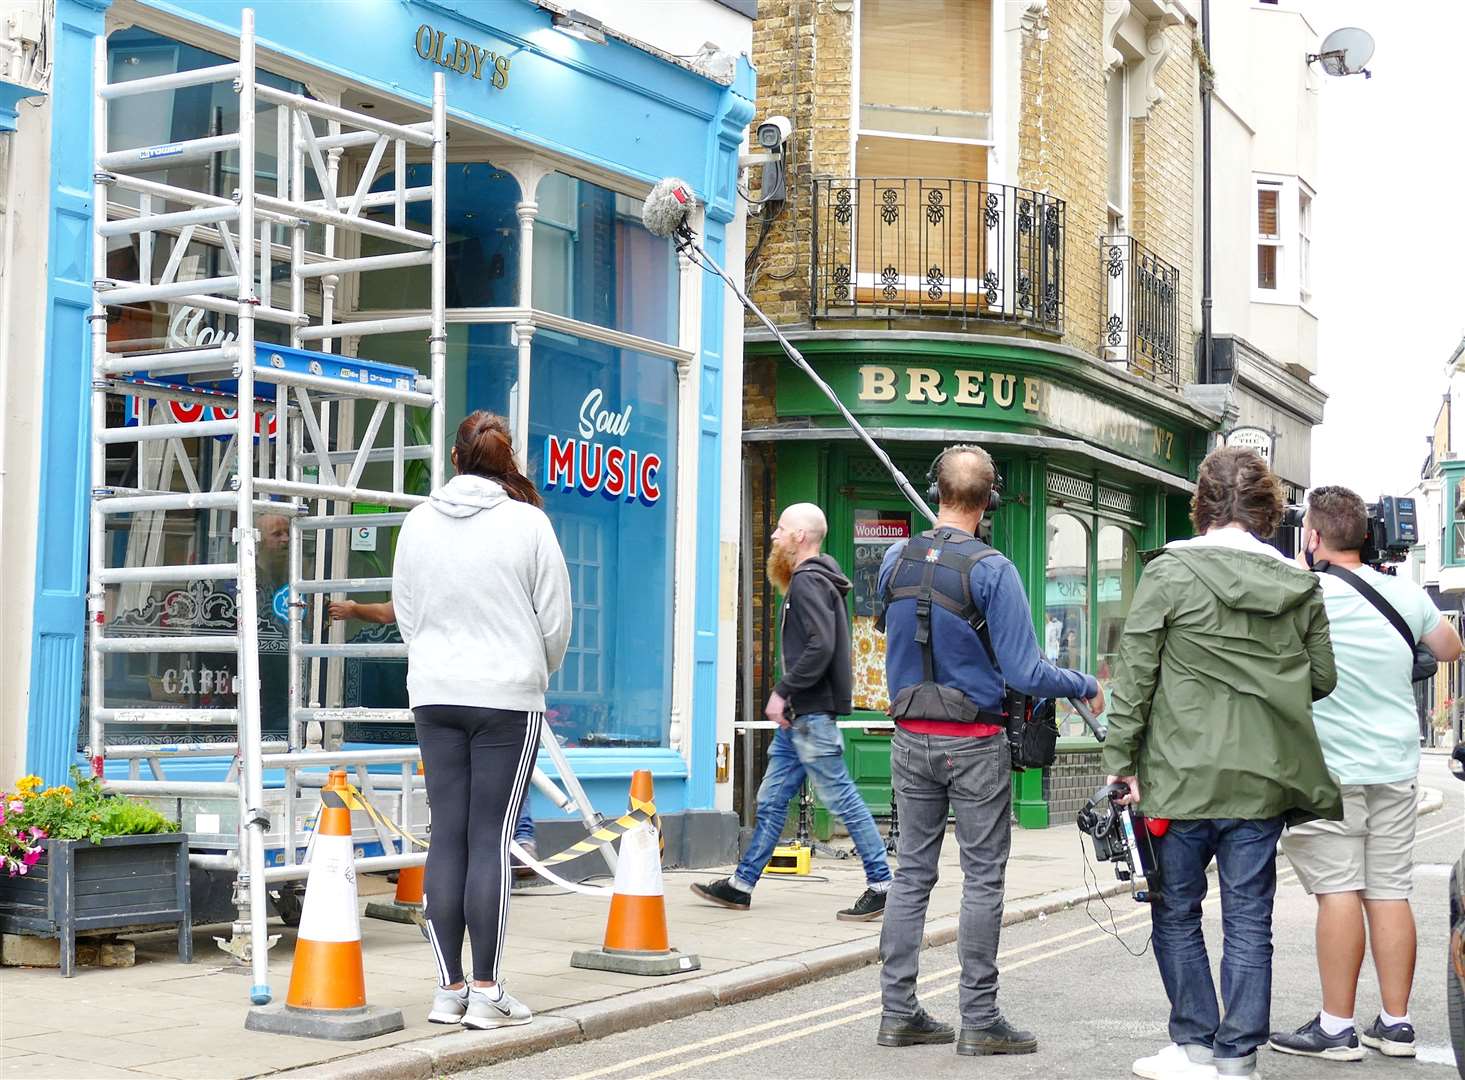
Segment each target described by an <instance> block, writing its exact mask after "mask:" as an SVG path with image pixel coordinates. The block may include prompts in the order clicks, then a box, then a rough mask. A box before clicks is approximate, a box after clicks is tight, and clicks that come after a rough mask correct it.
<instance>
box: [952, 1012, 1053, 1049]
mask: <svg viewBox="0 0 1465 1080" xmlns="http://www.w3.org/2000/svg"><path fill="white" fill-rule="evenodd" d="M1037 1050H1038V1037H1037V1036H1036V1035H1034V1034H1033V1033H1032V1032H1031V1031H1019V1030H1018V1029H1017V1028H1015V1027H1013V1026H1012V1025H1011V1024H1009V1023H1008V1022H1007V1021H1006V1020H998V1021H997V1023H995V1024H992V1025H990V1026H988V1027H984V1028H969V1027H964V1028H962V1029H961V1038H960V1039H958V1040H957V1042H956V1052H957V1053H958V1054H965V1055H966V1056H968V1057H986V1056H988V1055H990V1054H1033V1053H1036V1052H1037Z"/></svg>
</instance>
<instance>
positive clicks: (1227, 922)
mask: <svg viewBox="0 0 1465 1080" xmlns="http://www.w3.org/2000/svg"><path fill="white" fill-rule="evenodd" d="M901 824H902V827H903V826H904V824H905V823H904V822H902V823H901ZM1281 835H1282V819H1281V818H1280V817H1275V818H1262V819H1260V820H1256V821H1243V820H1239V819H1234V818H1224V819H1218V820H1214V821H1176V822H1172V823H1171V825H1170V830H1169V831H1168V832H1167V833H1166V834H1165V835H1164V836H1162V837H1160V839H1159V840H1158V841H1157V844H1156V857H1157V858H1158V859H1159V863H1160V872H1161V874H1162V875H1163V876H1162V878H1161V888H1160V896H1161V899H1160V902H1159V903H1158V904H1156V905H1155V907H1154V910H1153V913H1152V919H1153V923H1154V931H1155V961H1156V963H1158V964H1159V967H1160V978H1161V979H1163V980H1164V983H1165V993H1166V994H1167V995H1168V996H1169V998H1170V1039H1171V1041H1173V1042H1175V1043H1178V1044H1179V1045H1181V1046H1208V1047H1211V1048H1212V1049H1213V1050H1214V1051H1215V1055H1216V1058H1217V1061H1218V1065H1217V1068H1218V1070H1219V1071H1221V1072H1223V1073H1225V1072H1226V1071H1227V1069H1226V1068H1225V1066H1224V1065H1222V1064H1220V1063H1221V1062H1223V1061H1224V1060H1225V1059H1228V1058H1229V1059H1233V1065H1239V1066H1241V1067H1242V1070H1243V1071H1249V1068H1247V1064H1248V1063H1247V1062H1246V1061H1245V1060H1243V1061H1241V1062H1236V1061H1234V1059H1248V1058H1250V1057H1251V1055H1252V1054H1254V1053H1255V1052H1256V1048H1257V1047H1258V1046H1260V1045H1261V1044H1262V1043H1264V1042H1266V1041H1267V1036H1268V1033H1269V1031H1270V1024H1271V1005H1272V902H1273V900H1274V899H1275V898H1276V894H1277V840H1278V839H1279V838H1280V837H1281ZM1212 858H1214V859H1215V860H1216V869H1217V871H1218V872H1219V876H1220V880H1221V928H1222V937H1223V942H1224V945H1223V949H1222V953H1221V1000H1222V1002H1224V1004H1225V1006H1226V1015H1225V1016H1224V1017H1222V1016H1221V1014H1220V1011H1219V1010H1218V1009H1217V1006H1216V985H1215V982H1214V981H1213V980H1212V979H1211V965H1210V960H1209V959H1208V958H1207V956H1206V939H1205V934H1204V933H1203V932H1202V930H1201V901H1203V900H1204V899H1205V896H1206V888H1207V881H1206V867H1208V866H1209V865H1210V862H1211V859H1212Z"/></svg>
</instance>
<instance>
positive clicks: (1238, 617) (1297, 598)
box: [1103, 447, 1343, 1080]
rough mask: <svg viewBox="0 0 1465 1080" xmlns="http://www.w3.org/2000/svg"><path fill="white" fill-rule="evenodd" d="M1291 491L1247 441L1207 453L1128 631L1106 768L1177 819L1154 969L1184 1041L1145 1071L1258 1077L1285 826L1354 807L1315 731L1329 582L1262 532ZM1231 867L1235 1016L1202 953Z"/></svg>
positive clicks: (1161, 858)
mask: <svg viewBox="0 0 1465 1080" xmlns="http://www.w3.org/2000/svg"><path fill="white" fill-rule="evenodd" d="M1282 507H1283V499H1282V490H1281V485H1280V484H1279V483H1278V481H1277V478H1276V477H1275V476H1274V475H1273V474H1272V472H1271V470H1270V469H1268V468H1267V466H1266V463H1265V462H1263V461H1262V459H1261V458H1260V457H1259V456H1258V455H1257V454H1255V453H1254V452H1252V451H1250V450H1243V449H1241V448H1239V447H1228V448H1224V449H1220V450H1216V451H1213V452H1212V453H1211V454H1210V455H1209V456H1208V457H1207V458H1206V459H1205V461H1204V462H1202V463H1201V467H1200V473H1199V476H1198V477H1197V480H1196V491H1195V496H1194V498H1193V500H1192V502H1191V520H1192V521H1193V523H1194V525H1195V531H1196V533H1197V534H1198V535H1197V536H1196V537H1195V538H1194V539H1192V540H1181V541H1176V542H1173V543H1170V544H1167V545H1166V547H1165V549H1164V551H1163V552H1162V553H1161V554H1160V555H1158V556H1157V557H1156V558H1155V559H1153V560H1152V561H1151V562H1150V563H1149V565H1148V566H1147V567H1146V568H1145V572H1144V575H1143V577H1142V578H1141V580H1140V583H1139V587H1138V589H1137V590H1136V592H1135V596H1134V603H1133V605H1132V607H1131V608H1130V611H1129V615H1128V617H1127V618H1126V620H1125V624H1124V636H1123V639H1122V641H1121V642H1120V646H1119V667H1118V672H1117V675H1116V678H1115V681H1114V684H1113V687H1112V688H1111V692H1110V693H1111V702H1112V705H1111V711H1110V718H1109V731H1108V737H1107V739H1106V740H1105V742H1104V755H1103V761H1104V768H1105V771H1106V772H1108V773H1110V774H1112V775H1111V777H1110V778H1111V779H1118V780H1121V781H1123V782H1124V783H1126V784H1128V785H1129V789H1130V791H1129V794H1128V795H1127V796H1125V800H1124V801H1126V802H1131V803H1139V804H1140V806H1141V808H1142V809H1143V810H1144V811H1145V813H1146V814H1147V815H1148V816H1149V817H1150V818H1151V819H1157V820H1159V819H1166V820H1168V821H1169V828H1168V830H1167V831H1166V832H1165V833H1164V834H1163V835H1162V836H1160V837H1158V838H1157V839H1156V842H1155V847H1156V858H1157V860H1158V863H1159V872H1160V873H1159V876H1160V890H1159V898H1158V901H1157V903H1156V904H1155V906H1154V909H1153V912H1152V920H1153V928H1154V935H1153V937H1154V946H1155V961H1156V963H1157V964H1158V965H1159V968H1160V977H1161V979H1162V980H1163V981H1164V984H1165V992H1166V994H1167V995H1168V996H1169V998H1170V1038H1171V1045H1169V1046H1167V1047H1166V1048H1165V1049H1164V1050H1162V1051H1160V1052H1159V1053H1158V1054H1155V1055H1153V1056H1152V1057H1146V1058H1141V1059H1140V1060H1138V1061H1136V1062H1135V1063H1134V1073H1135V1075H1137V1076H1141V1077H1146V1078H1148V1080H1171V1078H1184V1080H1208V1078H1213V1077H1216V1076H1217V1075H1220V1076H1250V1075H1252V1074H1253V1073H1254V1072H1255V1071H1256V1049H1257V1047H1258V1046H1260V1045H1261V1044H1262V1043H1264V1042H1266V1040H1267V1036H1268V1035H1269V1034H1270V1020H1271V1016H1270V1012H1271V995H1272V906H1273V900H1274V899H1275V896H1276V890H1277V868H1276V853H1277V841H1278V839H1279V838H1280V837H1281V835H1282V829H1283V827H1284V826H1285V825H1291V824H1298V823H1300V822H1303V821H1309V820H1313V819H1316V818H1328V819H1331V820H1337V819H1339V818H1341V817H1342V813H1343V809H1342V799H1341V796H1340V794H1339V791H1338V786H1337V784H1336V783H1334V781H1333V779H1332V777H1331V776H1329V774H1328V770H1327V766H1326V765H1325V764H1324V762H1323V752H1322V748H1321V746H1320V745H1319V743H1318V737H1317V733H1316V732H1315V731H1314V730H1313V725H1312V703H1313V702H1314V701H1317V700H1318V699H1320V698H1323V697H1326V696H1327V695H1328V694H1329V693H1331V692H1332V690H1333V686H1334V683H1335V682H1336V674H1335V672H1334V668H1333V649H1332V643H1331V640H1330V638H1329V635H1328V617H1327V614H1326V612H1325V610H1324V608H1323V599H1322V591H1321V589H1320V588H1319V586H1318V582H1317V578H1316V577H1315V576H1314V575H1312V574H1309V573H1308V572H1307V571H1305V570H1303V569H1301V568H1300V567H1298V566H1295V565H1293V564H1292V563H1290V562H1289V561H1287V559H1286V558H1285V557H1284V556H1283V555H1282V553H1281V552H1280V551H1278V550H1277V549H1276V548H1274V547H1271V546H1270V545H1268V544H1265V543H1263V542H1262V541H1261V540H1259V539H1257V537H1259V536H1271V535H1272V534H1273V533H1274V532H1275V531H1276V529H1277V525H1278V523H1279V522H1280V520H1281V516H1282ZM1212 858H1214V859H1215V860H1216V863H1217V869H1218V871H1219V876H1220V886H1221V905H1222V928H1223V933H1224V938H1225V948H1224V953H1223V956H1222V960H1221V995H1222V998H1223V999H1224V1002H1225V1015H1224V1016H1222V1015H1221V1013H1220V1011H1219V1009H1218V1007H1217V1002H1216V989H1215V984H1214V983H1213V981H1212V979H1211V968H1210V963H1209V961H1208V960H1207V957H1206V943H1205V936H1204V934H1203V932H1202V929H1201V902H1202V901H1203V900H1204V898H1205V895H1206V888H1207V882H1206V868H1207V867H1208V866H1209V865H1210V862H1211V859H1212Z"/></svg>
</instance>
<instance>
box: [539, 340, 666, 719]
mask: <svg viewBox="0 0 1465 1080" xmlns="http://www.w3.org/2000/svg"><path fill="white" fill-rule="evenodd" d="M530 385H531V391H530V405H529V413H530V432H531V437H530V443H529V447H528V451H529V452H528V459H529V475H530V477H531V478H532V479H533V480H534V482H535V483H536V484H538V485H539V488H540V490H541V491H542V492H543V493H544V508H545V512H546V513H548V514H549V518H550V521H552V522H553V523H554V527H555V534H556V535H557V536H558V537H559V540H560V547H561V549H562V550H563V551H564V553H565V561H566V564H567V565H568V566H569V569H570V575H571V582H570V584H571V593H572V598H573V601H574V605H575V623H574V629H573V630H572V632H571V638H570V647H569V652H568V654H567V655H566V658H565V664H564V667H563V668H562V669H561V670H560V672H559V673H558V674H556V675H555V676H554V678H553V679H551V681H550V686H549V692H548V695H547V698H548V705H549V709H548V711H547V713H546V719H547V720H548V722H549V724H550V727H551V728H552V730H554V732H555V734H556V735H557V736H558V737H559V738H560V740H561V742H563V743H565V744H566V745H570V746H665V745H666V743H667V737H668V734H669V725H670V717H671V669H672V621H671V611H672V605H671V589H672V572H673V555H674V550H675V549H674V543H675V539H674V538H675V529H674V519H673V509H674V506H675V500H676V482H677V476H678V473H677V460H676V443H677V419H676V416H677V375H676V365H675V364H674V363H673V362H672V361H670V360H666V359H663V358H661V357H655V356H648V355H646V354H644V353H638V352H634V351H632V350H629V349H619V348H615V347H612V346H609V345H604V344H600V343H598V342H593V341H589V340H587V339H584V338H578V337H572V336H569V335H566V334H561V333H557V332H554V331H550V330H545V329H543V328H541V329H540V330H539V332H538V333H536V334H535V335H534V379H533V381H532V382H531V384H530Z"/></svg>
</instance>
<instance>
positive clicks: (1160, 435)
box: [1151, 427, 1175, 461]
mask: <svg viewBox="0 0 1465 1080" xmlns="http://www.w3.org/2000/svg"><path fill="white" fill-rule="evenodd" d="M1151 452H1152V453H1153V454H1154V455H1155V456H1156V457H1161V456H1163V457H1164V459H1165V460H1166V461H1169V460H1171V458H1172V457H1173V456H1174V454H1175V433H1174V432H1173V431H1166V430H1165V429H1164V428H1160V427H1157V428H1155V441H1154V446H1153V447H1152V448H1151Z"/></svg>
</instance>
